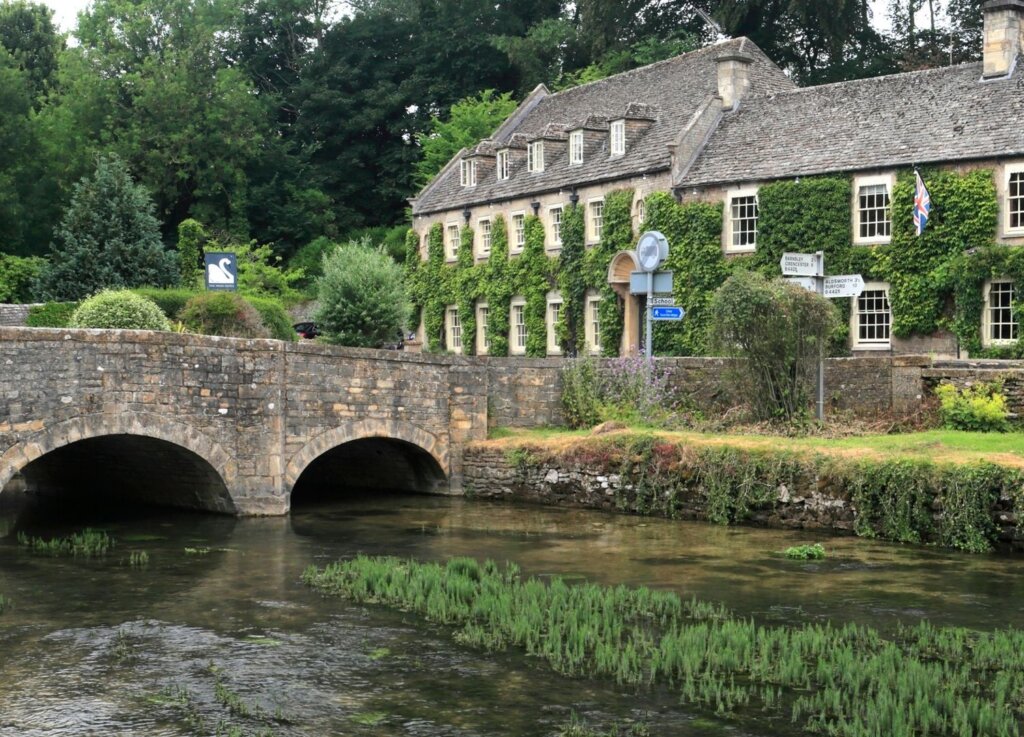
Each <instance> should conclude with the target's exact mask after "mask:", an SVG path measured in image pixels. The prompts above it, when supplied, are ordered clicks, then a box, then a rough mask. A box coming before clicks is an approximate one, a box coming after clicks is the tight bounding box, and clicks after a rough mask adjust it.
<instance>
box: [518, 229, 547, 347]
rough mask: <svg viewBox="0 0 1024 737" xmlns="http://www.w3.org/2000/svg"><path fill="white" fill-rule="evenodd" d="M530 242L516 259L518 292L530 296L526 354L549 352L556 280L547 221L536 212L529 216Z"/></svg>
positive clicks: (527, 311)
mask: <svg viewBox="0 0 1024 737" xmlns="http://www.w3.org/2000/svg"><path fill="white" fill-rule="evenodd" d="M525 227H526V243H525V244H524V246H523V252H522V253H521V254H520V255H519V258H517V259H515V260H514V261H513V262H512V283H513V289H514V294H515V295H518V296H521V297H524V298H525V299H526V307H525V311H524V317H525V319H526V355H527V356H531V357H543V356H545V355H546V354H547V344H548V340H547V319H546V318H547V302H548V300H547V295H548V292H549V291H550V290H551V288H552V286H553V284H552V282H553V274H552V266H551V263H549V261H550V259H548V256H547V254H546V253H545V252H544V223H542V222H541V220H540V218H539V217H537V216H535V215H530V216H529V217H528V218H526V224H525Z"/></svg>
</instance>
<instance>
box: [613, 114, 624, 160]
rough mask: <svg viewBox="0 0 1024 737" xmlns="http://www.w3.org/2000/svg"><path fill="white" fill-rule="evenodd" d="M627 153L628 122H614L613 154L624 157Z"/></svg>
mask: <svg viewBox="0 0 1024 737" xmlns="http://www.w3.org/2000/svg"><path fill="white" fill-rule="evenodd" d="M624 153H626V121H625V120H613V121H612V125H611V154H612V156H622V155H623V154H624Z"/></svg>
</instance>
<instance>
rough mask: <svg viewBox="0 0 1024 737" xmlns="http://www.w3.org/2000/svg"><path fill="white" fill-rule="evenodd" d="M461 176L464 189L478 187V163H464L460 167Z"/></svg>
mask: <svg viewBox="0 0 1024 737" xmlns="http://www.w3.org/2000/svg"><path fill="white" fill-rule="evenodd" d="M459 176H460V179H461V182H462V186H463V187H475V186H476V162H475V161H462V162H460V167H459Z"/></svg>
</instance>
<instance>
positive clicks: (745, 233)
mask: <svg viewBox="0 0 1024 737" xmlns="http://www.w3.org/2000/svg"><path fill="white" fill-rule="evenodd" d="M726 212H727V213H728V222H727V223H726V227H727V228H728V232H727V233H726V241H725V250H726V251H729V252H731V253H743V252H750V251H753V250H754V249H755V248H756V247H757V215H758V203H757V190H756V189H739V190H735V191H733V192H730V193H729V202H728V205H727V210H726Z"/></svg>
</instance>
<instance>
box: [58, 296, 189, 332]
mask: <svg viewBox="0 0 1024 737" xmlns="http://www.w3.org/2000/svg"><path fill="white" fill-rule="evenodd" d="M68 327H72V328H106V329H119V330H170V329H171V324H170V323H169V322H168V321H167V317H166V316H165V315H164V313H163V312H161V311H160V308H159V307H157V305H156V302H154V301H152V300H150V299H146V298H145V297H142V296H140V295H138V294H135V293H134V292H130V291H128V290H127V289H118V290H114V289H104V290H103V291H102V292H98V293H96V294H94V295H93V296H91V297H89V298H88V299H86V300H85V301H84V302H82V304H80V305H79V306H78V309H76V310H75V312H74V314H73V315H71V320H70V321H69V323H68Z"/></svg>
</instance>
